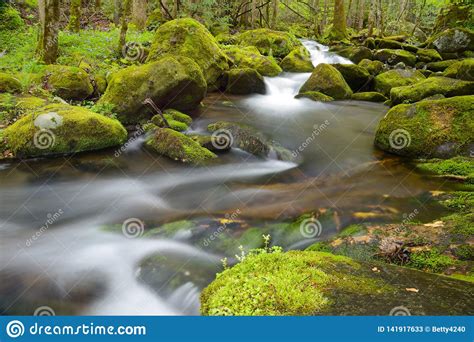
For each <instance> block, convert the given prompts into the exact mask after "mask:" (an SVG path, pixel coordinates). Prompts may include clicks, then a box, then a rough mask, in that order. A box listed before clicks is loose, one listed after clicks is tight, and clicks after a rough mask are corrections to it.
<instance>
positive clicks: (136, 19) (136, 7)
mask: <svg viewBox="0 0 474 342" xmlns="http://www.w3.org/2000/svg"><path fill="white" fill-rule="evenodd" d="M147 6H148V0H133V5H132V22H133V24H135V26H136V27H137V28H138V29H139V30H143V29H144V28H145V23H146V18H147Z"/></svg>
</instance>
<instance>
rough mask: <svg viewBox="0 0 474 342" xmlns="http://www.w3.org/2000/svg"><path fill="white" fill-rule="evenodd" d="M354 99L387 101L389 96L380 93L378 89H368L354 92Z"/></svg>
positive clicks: (352, 97)
mask: <svg viewBox="0 0 474 342" xmlns="http://www.w3.org/2000/svg"><path fill="white" fill-rule="evenodd" d="M351 99H352V100H356V101H370V102H385V101H387V98H386V97H385V95H384V94H381V93H378V92H376V91H367V92H362V93H354V94H352V96H351Z"/></svg>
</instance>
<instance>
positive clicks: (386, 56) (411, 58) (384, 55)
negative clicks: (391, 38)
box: [374, 49, 416, 66]
mask: <svg viewBox="0 0 474 342" xmlns="http://www.w3.org/2000/svg"><path fill="white" fill-rule="evenodd" d="M374 58H375V59H376V60H379V61H381V62H384V63H387V64H390V65H396V64H398V63H400V62H402V63H404V64H405V65H408V66H415V64H416V56H415V55H414V54H413V53H411V52H408V51H406V50H394V49H380V50H377V51H376V52H375V54H374Z"/></svg>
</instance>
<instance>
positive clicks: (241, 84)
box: [225, 68, 265, 95]
mask: <svg viewBox="0 0 474 342" xmlns="http://www.w3.org/2000/svg"><path fill="white" fill-rule="evenodd" d="M226 80H227V86H226V89H225V91H226V93H229V94H238V95H244V94H252V93H259V94H265V81H264V79H263V76H262V75H260V74H259V72H258V71H257V70H255V69H250V68H241V69H230V70H229V71H228V72H227V76H226Z"/></svg>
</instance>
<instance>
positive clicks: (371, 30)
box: [367, 0, 377, 37]
mask: <svg viewBox="0 0 474 342" xmlns="http://www.w3.org/2000/svg"><path fill="white" fill-rule="evenodd" d="M376 7H377V0H371V1H370V8H369V27H368V29H369V33H368V34H367V35H368V36H369V37H372V36H373V35H374V25H375V11H376Z"/></svg>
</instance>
